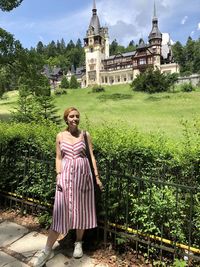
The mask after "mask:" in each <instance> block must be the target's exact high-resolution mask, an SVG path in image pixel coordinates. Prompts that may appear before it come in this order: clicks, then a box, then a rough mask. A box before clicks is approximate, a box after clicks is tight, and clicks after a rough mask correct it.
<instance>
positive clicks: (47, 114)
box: [36, 88, 61, 125]
mask: <svg viewBox="0 0 200 267" xmlns="http://www.w3.org/2000/svg"><path fill="white" fill-rule="evenodd" d="M43 90H44V88H43ZM44 91H48V88H47V90H44ZM36 101H37V103H38V106H39V107H40V111H39V113H38V115H39V121H38V122H41V121H46V122H48V121H51V122H53V123H55V124H57V125H59V124H60V123H61V118H60V116H59V115H58V113H57V112H58V108H56V105H55V103H54V98H53V97H52V96H39V97H37V98H36ZM40 118H42V120H41V119H40Z"/></svg>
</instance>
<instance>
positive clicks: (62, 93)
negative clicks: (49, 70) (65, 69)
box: [54, 87, 67, 96]
mask: <svg viewBox="0 0 200 267" xmlns="http://www.w3.org/2000/svg"><path fill="white" fill-rule="evenodd" d="M54 94H55V95H57V96H59V95H66V94H67V90H65V89H62V88H58V87H57V88H56V89H55V90H54Z"/></svg>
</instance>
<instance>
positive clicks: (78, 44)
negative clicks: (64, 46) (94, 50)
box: [76, 38, 82, 49]
mask: <svg viewBox="0 0 200 267" xmlns="http://www.w3.org/2000/svg"><path fill="white" fill-rule="evenodd" d="M76 48H79V49H81V48H82V42H81V40H80V38H78V40H77V42H76Z"/></svg>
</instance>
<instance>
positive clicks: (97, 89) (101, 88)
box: [92, 85, 105, 93]
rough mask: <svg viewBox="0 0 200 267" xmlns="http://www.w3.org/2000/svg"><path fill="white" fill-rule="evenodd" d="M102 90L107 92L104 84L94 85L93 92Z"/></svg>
mask: <svg viewBox="0 0 200 267" xmlns="http://www.w3.org/2000/svg"><path fill="white" fill-rule="evenodd" d="M101 92H105V88H104V87H103V86H100V85H96V86H94V87H92V93H101Z"/></svg>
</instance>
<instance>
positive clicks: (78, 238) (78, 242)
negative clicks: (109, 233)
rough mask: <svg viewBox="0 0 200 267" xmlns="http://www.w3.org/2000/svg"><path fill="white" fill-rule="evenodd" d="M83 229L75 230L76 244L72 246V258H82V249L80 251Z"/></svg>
mask: <svg viewBox="0 0 200 267" xmlns="http://www.w3.org/2000/svg"><path fill="white" fill-rule="evenodd" d="M84 231H85V230H83V229H76V242H75V246H74V253H73V257H74V258H81V257H82V256H83V249H82V239H83V234H84Z"/></svg>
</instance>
